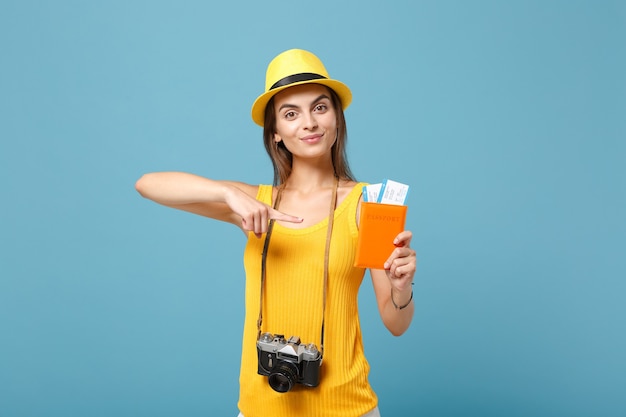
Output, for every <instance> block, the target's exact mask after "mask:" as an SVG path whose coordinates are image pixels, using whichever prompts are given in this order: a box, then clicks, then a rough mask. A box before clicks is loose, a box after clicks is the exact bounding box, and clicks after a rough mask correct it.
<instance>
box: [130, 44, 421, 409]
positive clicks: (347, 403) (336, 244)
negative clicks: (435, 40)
mask: <svg viewBox="0 0 626 417" xmlns="http://www.w3.org/2000/svg"><path fill="white" fill-rule="evenodd" d="M351 98H352V96H351V93H350V90H349V89H348V87H347V86H346V85H345V84H343V83H341V82H339V81H337V80H333V79H331V78H330V77H329V76H328V73H327V72H326V69H325V67H324V65H323V64H322V62H321V61H320V60H319V59H318V58H317V57H316V56H315V55H313V54H311V53H310V52H307V51H303V50H299V49H292V50H289V51H286V52H283V53H282V54H280V55H278V56H277V57H276V58H274V60H272V62H271V63H270V64H269V66H268V69H267V74H266V88H265V92H264V93H263V94H262V95H260V96H259V97H258V98H257V100H256V101H255V102H254V105H253V106H252V119H253V120H254V122H255V123H257V124H259V125H260V126H262V127H263V128H264V129H263V130H264V134H263V137H264V144H265V148H266V150H267V152H268V154H269V156H270V158H271V159H272V163H273V165H274V186H269V185H249V184H244V183H241V182H232V181H216V180H211V179H207V178H203V177H199V176H195V175H192V174H187V173H177V172H165V173H152V174H146V175H144V176H143V177H142V178H141V179H140V180H139V181H138V182H137V184H136V188H137V190H138V191H139V193H141V195H142V196H144V197H147V198H149V199H151V200H154V201H155V202H157V203H160V204H163V205H166V206H169V207H173V208H177V209H181V210H186V211H189V212H191V213H195V214H199V215H202V216H206V217H210V218H213V219H217V220H221V221H225V222H229V223H232V224H234V225H236V226H238V227H239V228H241V229H242V230H243V232H244V233H245V234H246V235H247V236H248V237H247V245H246V248H245V252H244V265H245V269H246V296H245V300H246V314H245V324H244V335H243V352H242V361H241V372H240V397H239V404H238V405H239V409H240V411H241V414H240V416H245V417H255V416H258V417H263V416H273V417H276V416H293V415H300V416H324V417H329V416H331V417H332V416H341V417H350V416H355V417H356V416H378V415H379V412H378V400H377V397H376V395H375V393H374V392H373V390H372V388H371V387H370V385H369V382H368V379H367V377H368V373H369V365H368V363H367V360H366V359H365V356H364V354H363V346H362V341H361V330H360V325H359V321H358V309H357V295H358V289H359V286H360V284H361V282H362V279H363V276H364V273H365V270H364V269H363V268H357V267H355V266H354V265H353V264H354V255H355V251H356V242H357V237H358V215H359V207H360V201H361V199H360V196H361V189H362V186H363V185H364V184H363V183H357V182H356V181H355V180H354V178H353V176H352V173H351V172H350V169H349V166H348V162H347V159H346V155H345V149H346V148H345V146H346V126H345V119H344V115H343V110H345V108H346V107H347V106H348V105H349V104H350V101H351ZM410 242H411V232H409V231H404V232H402V233H400V234H399V235H398V236H397V237H396V238H395V240H394V242H393V243H394V245H395V246H396V249H394V250H393V251H392V253H390V254H389V258H388V260H387V262H386V263H385V265H384V269H380V270H374V269H372V270H370V275H371V277H372V282H373V287H374V292H375V295H376V301H377V304H378V309H379V312H380V315H381V318H382V320H383V322H384V324H385V326H386V327H387V328H388V329H389V331H390V332H391V333H392V334H394V335H401V334H402V333H404V332H405V331H406V329H407V328H408V326H409V324H410V322H411V319H412V316H413V303H412V299H413V292H412V287H411V285H412V281H413V276H414V274H415V269H416V257H415V252H414V251H413V250H412V249H411V248H410ZM278 334H280V335H284V336H285V337H284V339H288V338H290V337H291V336H295V337H296V338H298V339H299V340H296V339H295V338H294V339H292V340H290V342H291V343H290V344H289V343H288V344H285V340H284V339H283V338H281V337H280V336H279V335H278ZM298 342H300V344H298ZM311 344H312V345H314V346H313V347H311ZM285 346H287V347H289V346H290V347H291V348H290V349H292V351H290V352H291V353H294V354H295V355H296V356H282V357H281V356H280V355H281V354H278V353H273V352H275V351H276V349H279V350H281V352H287V351H284V350H282V348H283V347H285ZM305 346H306V349H309V350H306V352H305V353H302V352H304V351H303V350H302V349H305ZM311 352H313V353H311ZM279 364H280V366H279ZM272 367H274V368H272ZM286 391H289V392H286Z"/></svg>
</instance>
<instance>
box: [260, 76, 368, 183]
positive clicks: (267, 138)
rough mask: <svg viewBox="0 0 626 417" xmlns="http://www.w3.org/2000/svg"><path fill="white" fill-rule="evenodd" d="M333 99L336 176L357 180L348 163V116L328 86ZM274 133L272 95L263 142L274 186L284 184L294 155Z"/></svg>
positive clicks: (333, 154)
mask: <svg viewBox="0 0 626 417" xmlns="http://www.w3.org/2000/svg"><path fill="white" fill-rule="evenodd" d="M326 88H327V89H328V91H329V92H330V97H331V101H332V104H333V107H334V109H335V114H336V115H337V140H335V143H334V144H333V147H332V149H331V153H332V162H333V169H334V170H335V176H336V177H337V178H339V179H340V180H349V181H356V179H355V178H354V175H353V174H352V171H351V170H350V165H349V164H348V156H347V153H346V147H347V146H346V145H347V142H348V130H347V127H346V118H345V116H344V114H343V107H342V106H341V100H340V99H339V96H338V95H337V93H335V92H334V91H333V89H332V88H328V87H326ZM274 133H276V111H275V109H274V98H273V97H272V98H271V99H270V101H269V102H268V103H267V105H266V107H265V123H264V124H263V144H264V145H265V150H266V151H267V154H268V155H269V157H270V159H271V160H272V165H273V167H274V186H277V185H281V184H284V183H285V182H286V181H287V178H289V175H291V169H292V163H293V155H292V154H291V152H289V150H287V148H286V147H285V144H284V143H283V142H282V141H281V142H278V143H277V142H275V141H274Z"/></svg>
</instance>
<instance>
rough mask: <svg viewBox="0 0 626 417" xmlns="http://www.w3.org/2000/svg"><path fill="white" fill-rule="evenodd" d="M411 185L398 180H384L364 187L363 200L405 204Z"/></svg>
mask: <svg viewBox="0 0 626 417" xmlns="http://www.w3.org/2000/svg"><path fill="white" fill-rule="evenodd" d="M408 193H409V186H408V185H406V184H402V183H400V182H397V181H392V180H384V181H383V182H382V183H378V184H370V185H366V186H365V187H363V201H366V202H372V203H382V204H396V205H400V206H402V205H404V204H405V202H406V197H407V195H408Z"/></svg>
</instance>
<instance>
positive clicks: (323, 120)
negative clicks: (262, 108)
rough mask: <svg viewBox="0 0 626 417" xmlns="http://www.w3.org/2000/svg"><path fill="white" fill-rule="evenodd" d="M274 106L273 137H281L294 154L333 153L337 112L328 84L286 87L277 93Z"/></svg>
mask: <svg viewBox="0 0 626 417" xmlns="http://www.w3.org/2000/svg"><path fill="white" fill-rule="evenodd" d="M274 109H275V112H276V132H275V133H274V141H276V142H281V141H282V142H283V143H284V145H285V146H286V147H287V149H288V150H289V151H290V152H291V153H292V154H293V155H294V156H301V157H320V156H324V155H328V156H330V149H331V148H332V146H333V144H334V143H335V140H336V138H337V115H336V112H335V109H334V107H333V104H332V99H331V95H330V92H329V91H328V88H326V87H325V86H323V85H320V84H303V85H298V86H294V87H290V88H287V89H286V90H284V91H281V92H280V93H278V94H276V96H274Z"/></svg>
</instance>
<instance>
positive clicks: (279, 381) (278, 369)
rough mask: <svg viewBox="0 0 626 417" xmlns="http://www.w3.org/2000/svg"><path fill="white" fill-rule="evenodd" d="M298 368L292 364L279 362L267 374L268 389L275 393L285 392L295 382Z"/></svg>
mask: <svg viewBox="0 0 626 417" xmlns="http://www.w3.org/2000/svg"><path fill="white" fill-rule="evenodd" d="M297 375H298V368H296V367H295V366H294V365H293V364H292V363H289V362H280V363H278V364H277V365H276V366H275V367H274V369H272V372H271V373H270V374H269V377H268V382H269V384H270V387H272V389H273V390H274V391H277V392H287V391H289V390H290V389H291V388H292V387H293V385H294V384H295V383H296V381H297Z"/></svg>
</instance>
